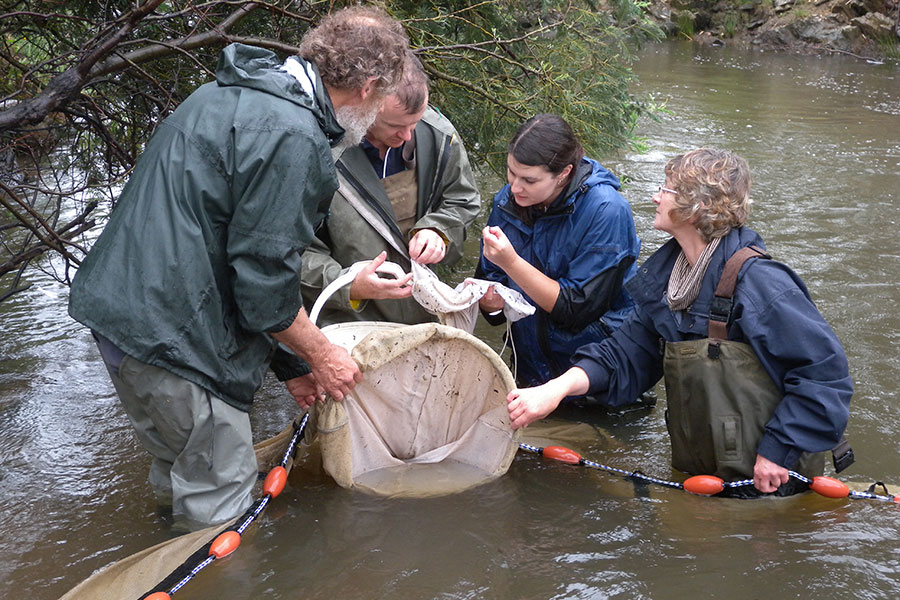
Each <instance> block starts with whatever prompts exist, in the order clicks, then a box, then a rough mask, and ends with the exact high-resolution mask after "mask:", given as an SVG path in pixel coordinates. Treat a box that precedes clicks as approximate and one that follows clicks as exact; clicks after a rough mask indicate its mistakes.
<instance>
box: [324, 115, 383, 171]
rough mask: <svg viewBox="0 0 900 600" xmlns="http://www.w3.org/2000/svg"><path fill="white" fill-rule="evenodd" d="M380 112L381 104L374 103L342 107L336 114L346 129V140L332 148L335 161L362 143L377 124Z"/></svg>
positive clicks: (338, 120) (340, 123)
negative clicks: (348, 149) (349, 149)
mask: <svg viewBox="0 0 900 600" xmlns="http://www.w3.org/2000/svg"><path fill="white" fill-rule="evenodd" d="M379 110H381V103H380V102H376V101H373V102H370V103H367V104H364V105H362V106H342V107H340V108H339V109H337V110H336V111H335V112H334V115H335V117H336V118H337V122H338V124H339V125H340V126H341V127H343V128H344V139H342V140H341V141H340V142H339V143H338V144H337V145H336V146H332V148H331V156H332V158H333V159H334V160H337V159H339V158H340V157H341V154H343V153H344V150H346V149H347V148H350V147H351V146H355V145H357V144H359V143H360V142H361V141H362V139H363V136H365V135H366V132H367V131H368V130H369V127H371V126H372V125H373V124H374V123H375V117H376V116H378V111H379Z"/></svg>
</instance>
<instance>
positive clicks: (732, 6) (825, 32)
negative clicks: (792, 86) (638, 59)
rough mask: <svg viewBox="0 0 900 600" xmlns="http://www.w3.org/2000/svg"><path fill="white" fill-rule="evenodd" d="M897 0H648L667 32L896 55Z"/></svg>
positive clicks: (899, 46) (899, 40)
mask: <svg viewBox="0 0 900 600" xmlns="http://www.w3.org/2000/svg"><path fill="white" fill-rule="evenodd" d="M898 5H900V0H652V2H651V5H650V7H649V11H650V14H651V15H652V17H653V18H654V20H655V21H656V22H657V23H659V25H660V26H661V27H662V28H663V30H664V31H665V32H666V34H667V35H668V36H670V37H679V36H680V37H689V38H691V39H694V40H695V41H697V42H700V43H707V44H713V45H727V44H749V45H755V46H761V47H764V48H779V49H785V50H793V51H803V52H839V53H844V54H850V55H853V56H857V57H859V58H865V59H870V60H891V61H898V60H900V15H898V11H900V7H898Z"/></svg>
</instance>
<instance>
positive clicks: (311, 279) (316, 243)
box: [300, 222, 366, 312]
mask: <svg viewBox="0 0 900 600" xmlns="http://www.w3.org/2000/svg"><path fill="white" fill-rule="evenodd" d="M329 231H330V228H329V223H328V222H326V223H324V224H323V225H322V227H321V228H320V229H319V231H318V232H317V233H316V235H315V236H314V237H313V240H312V243H310V245H309V247H308V248H307V249H306V251H305V252H304V253H303V272H302V273H301V275H300V288H301V291H302V293H303V305H304V306H305V307H306V310H307V311H311V310H312V307H313V305H314V304H315V302H316V300H317V299H318V298H319V295H320V294H321V293H322V291H323V290H324V289H325V288H326V287H327V286H328V285H329V284H330V283H331V282H332V281H334V280H335V279H337V278H338V277H340V276H341V275H343V274H344V273H346V272H347V270H348V269H346V268H344V267H342V266H341V263H339V262H338V261H337V260H336V259H335V258H334V256H332V253H331V248H330V247H329V246H328V236H329ZM323 238H325V239H323ZM365 303H366V301H365V300H363V301H361V302H356V301H353V300H350V286H349V285H345V286H343V287H342V288H340V289H338V290H337V291H336V292H335V293H334V294H332V295H331V297H330V298H329V299H328V300H327V301H326V302H325V307H326V308H329V309H334V310H340V311H344V312H347V311H351V310H360V309H361V308H362V307H363V306H364V305H365Z"/></svg>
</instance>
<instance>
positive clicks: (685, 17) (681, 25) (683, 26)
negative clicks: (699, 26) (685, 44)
mask: <svg viewBox="0 0 900 600" xmlns="http://www.w3.org/2000/svg"><path fill="white" fill-rule="evenodd" d="M675 25H676V26H677V27H678V32H679V33H681V34H682V35H685V36H687V37H693V35H694V13H692V12H691V11H689V10H680V11H678V12H677V13H675Z"/></svg>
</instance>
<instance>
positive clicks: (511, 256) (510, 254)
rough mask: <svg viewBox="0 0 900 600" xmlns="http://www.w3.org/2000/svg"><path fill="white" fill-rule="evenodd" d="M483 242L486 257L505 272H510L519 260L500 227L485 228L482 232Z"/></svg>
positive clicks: (483, 251)
mask: <svg viewBox="0 0 900 600" xmlns="http://www.w3.org/2000/svg"><path fill="white" fill-rule="evenodd" d="M481 240H482V242H483V246H482V253H483V254H484V257H485V258H486V259H488V260H489V261H491V262H492V263H494V264H495V265H497V266H498V267H500V268H501V269H503V270H504V271H508V270H509V267H510V266H511V265H512V264H513V263H514V262H515V261H516V259H517V258H519V255H518V254H517V253H516V249H515V248H513V245H512V243H511V242H510V241H509V238H508V237H506V234H505V233H503V230H502V229H500V228H499V227H485V228H484V229H483V230H482V231H481Z"/></svg>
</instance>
